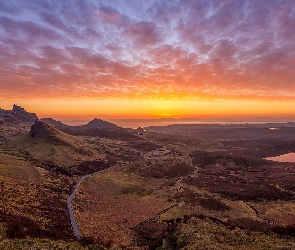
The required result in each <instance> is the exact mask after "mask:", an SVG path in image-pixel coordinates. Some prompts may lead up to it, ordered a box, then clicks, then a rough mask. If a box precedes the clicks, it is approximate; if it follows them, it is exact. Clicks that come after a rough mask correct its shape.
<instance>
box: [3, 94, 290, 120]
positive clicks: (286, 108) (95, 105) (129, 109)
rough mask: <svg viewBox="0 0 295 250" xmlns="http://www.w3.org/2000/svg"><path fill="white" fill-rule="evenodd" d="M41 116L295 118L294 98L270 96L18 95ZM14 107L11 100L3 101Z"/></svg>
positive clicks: (68, 118)
mask: <svg viewBox="0 0 295 250" xmlns="http://www.w3.org/2000/svg"><path fill="white" fill-rule="evenodd" d="M14 101H15V103H18V104H19V105H21V106H23V107H25V108H26V110H27V111H29V112H35V113H36V114H37V115H38V116H39V117H40V118H44V117H52V118H55V119H58V120H76V119H78V120H90V119H93V118H95V117H99V118H102V119H115V118H121V119H123V118H168V117H169V118H220V117H221V118H224V117H225V118H226V117H232V118H255V117H274V118H276V117H290V118H295V110H294V108H293V107H294V103H293V101H288V100H287V101H282V100H278V101H270V100H267V101H265V100H259V101H254V100H251V101H250V100H248V101H247V100H179V99H177V100H164V99H162V100H160V99H159V100H156V99H146V100H144V99H140V100H130V99H107V100H94V99H33V100H22V99H15V100H14ZM2 104H5V105H2V106H3V108H5V109H11V106H12V103H11V100H9V101H4V102H2Z"/></svg>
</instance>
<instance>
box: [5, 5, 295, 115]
mask: <svg viewBox="0 0 295 250" xmlns="http://www.w3.org/2000/svg"><path fill="white" fill-rule="evenodd" d="M294 27H295V5H294V4H293V3H292V1H285V0H282V1H268V3H267V4H266V3H265V0H255V1H252V0H245V1H236V0H219V1H215V0H198V1H182V0H181V1H160V0H153V1H133V0H130V1H127V2H125V1H121V0H112V1H109V0H100V1H95V0H84V1H54V2H52V3H50V4H49V2H47V1H43V0H40V1H35V0H27V1H17V0H11V1H4V2H1V4H0V108H3V109H11V107H12V105H13V104H14V103H16V104H18V105H21V106H23V107H24V108H25V109H26V110H28V111H30V112H35V113H36V114H37V115H38V116H40V117H53V118H56V119H61V120H64V119H91V118H94V117H98V118H104V119H108V118H158V117H199V118H202V117H257V116H272V117H295V111H294V110H295V109H294V108H293V107H295V43H294V41H295V32H294Z"/></svg>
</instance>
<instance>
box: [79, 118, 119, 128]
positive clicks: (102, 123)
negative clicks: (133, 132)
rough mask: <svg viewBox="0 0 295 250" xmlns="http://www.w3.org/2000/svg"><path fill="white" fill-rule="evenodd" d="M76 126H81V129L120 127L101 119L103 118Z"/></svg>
mask: <svg viewBox="0 0 295 250" xmlns="http://www.w3.org/2000/svg"><path fill="white" fill-rule="evenodd" d="M75 128H81V129H93V128H102V129H116V128H119V127H118V126H117V125H115V124H113V123H110V122H107V121H104V120H101V119H97V118H95V119H93V120H92V121H90V122H89V123H87V124H86V125H81V126H75Z"/></svg>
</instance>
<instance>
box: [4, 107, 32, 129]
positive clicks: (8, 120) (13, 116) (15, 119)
mask: <svg viewBox="0 0 295 250" xmlns="http://www.w3.org/2000/svg"><path fill="white" fill-rule="evenodd" d="M37 119H38V117H37V115H36V114H35V113H29V112H27V111H26V110H25V109H24V108H22V107H20V106H17V105H15V104H14V105H13V107H12V110H4V109H0V120H2V123H3V124H13V125H21V124H27V125H30V126H32V125H33V124H34V122H35V121H36V120H37Z"/></svg>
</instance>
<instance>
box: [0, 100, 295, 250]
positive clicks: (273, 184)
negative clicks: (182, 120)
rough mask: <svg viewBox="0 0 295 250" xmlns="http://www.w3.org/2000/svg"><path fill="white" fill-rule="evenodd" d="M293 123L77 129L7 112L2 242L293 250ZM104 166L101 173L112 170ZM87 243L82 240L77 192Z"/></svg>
mask: <svg viewBox="0 0 295 250" xmlns="http://www.w3.org/2000/svg"><path fill="white" fill-rule="evenodd" d="M288 152H295V124H294V123H273V124H270V123H269V124H234V125H233V124H227V125H223V124H214V125H212V124H211V125H210V124H189V125H185V124H181V125H171V126H158V127H157V126H153V127H145V128H138V129H127V128H121V127H119V126H117V125H115V124H112V123H110V122H107V121H103V120H100V119H94V120H92V121H90V122H89V123H88V124H86V125H83V126H68V125H66V124H63V123H61V122H59V121H56V120H54V119H52V118H46V119H39V118H38V117H37V115H36V114H34V113H29V112H27V111H26V110H25V109H23V108H21V107H19V106H17V105H14V106H13V108H12V110H3V109H0V190H1V194H2V196H1V199H0V249H65V248H67V249H290V250H291V249H294V248H295V202H294V195H295V163H292V162H285V163H284V162H276V161H271V160H267V159H266V158H267V157H271V156H277V155H281V154H285V153H288ZM102 170H103V171H102ZM89 174H90V176H89V177H88V178H85V179H84V180H83V181H82V182H81V184H80V186H79V188H78V190H77V192H76V193H75V196H74V198H73V200H72V202H71V205H72V208H73V211H74V215H75V220H76V222H77V224H78V226H79V229H80V231H81V234H82V238H79V239H77V237H75V235H74V232H73V229H72V224H71V220H70V216H69V210H68V207H67V199H68V198H69V196H70V195H71V194H72V192H73V190H74V188H75V185H76V184H77V183H78V182H79V180H80V179H81V178H82V177H83V176H85V175H89Z"/></svg>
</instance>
